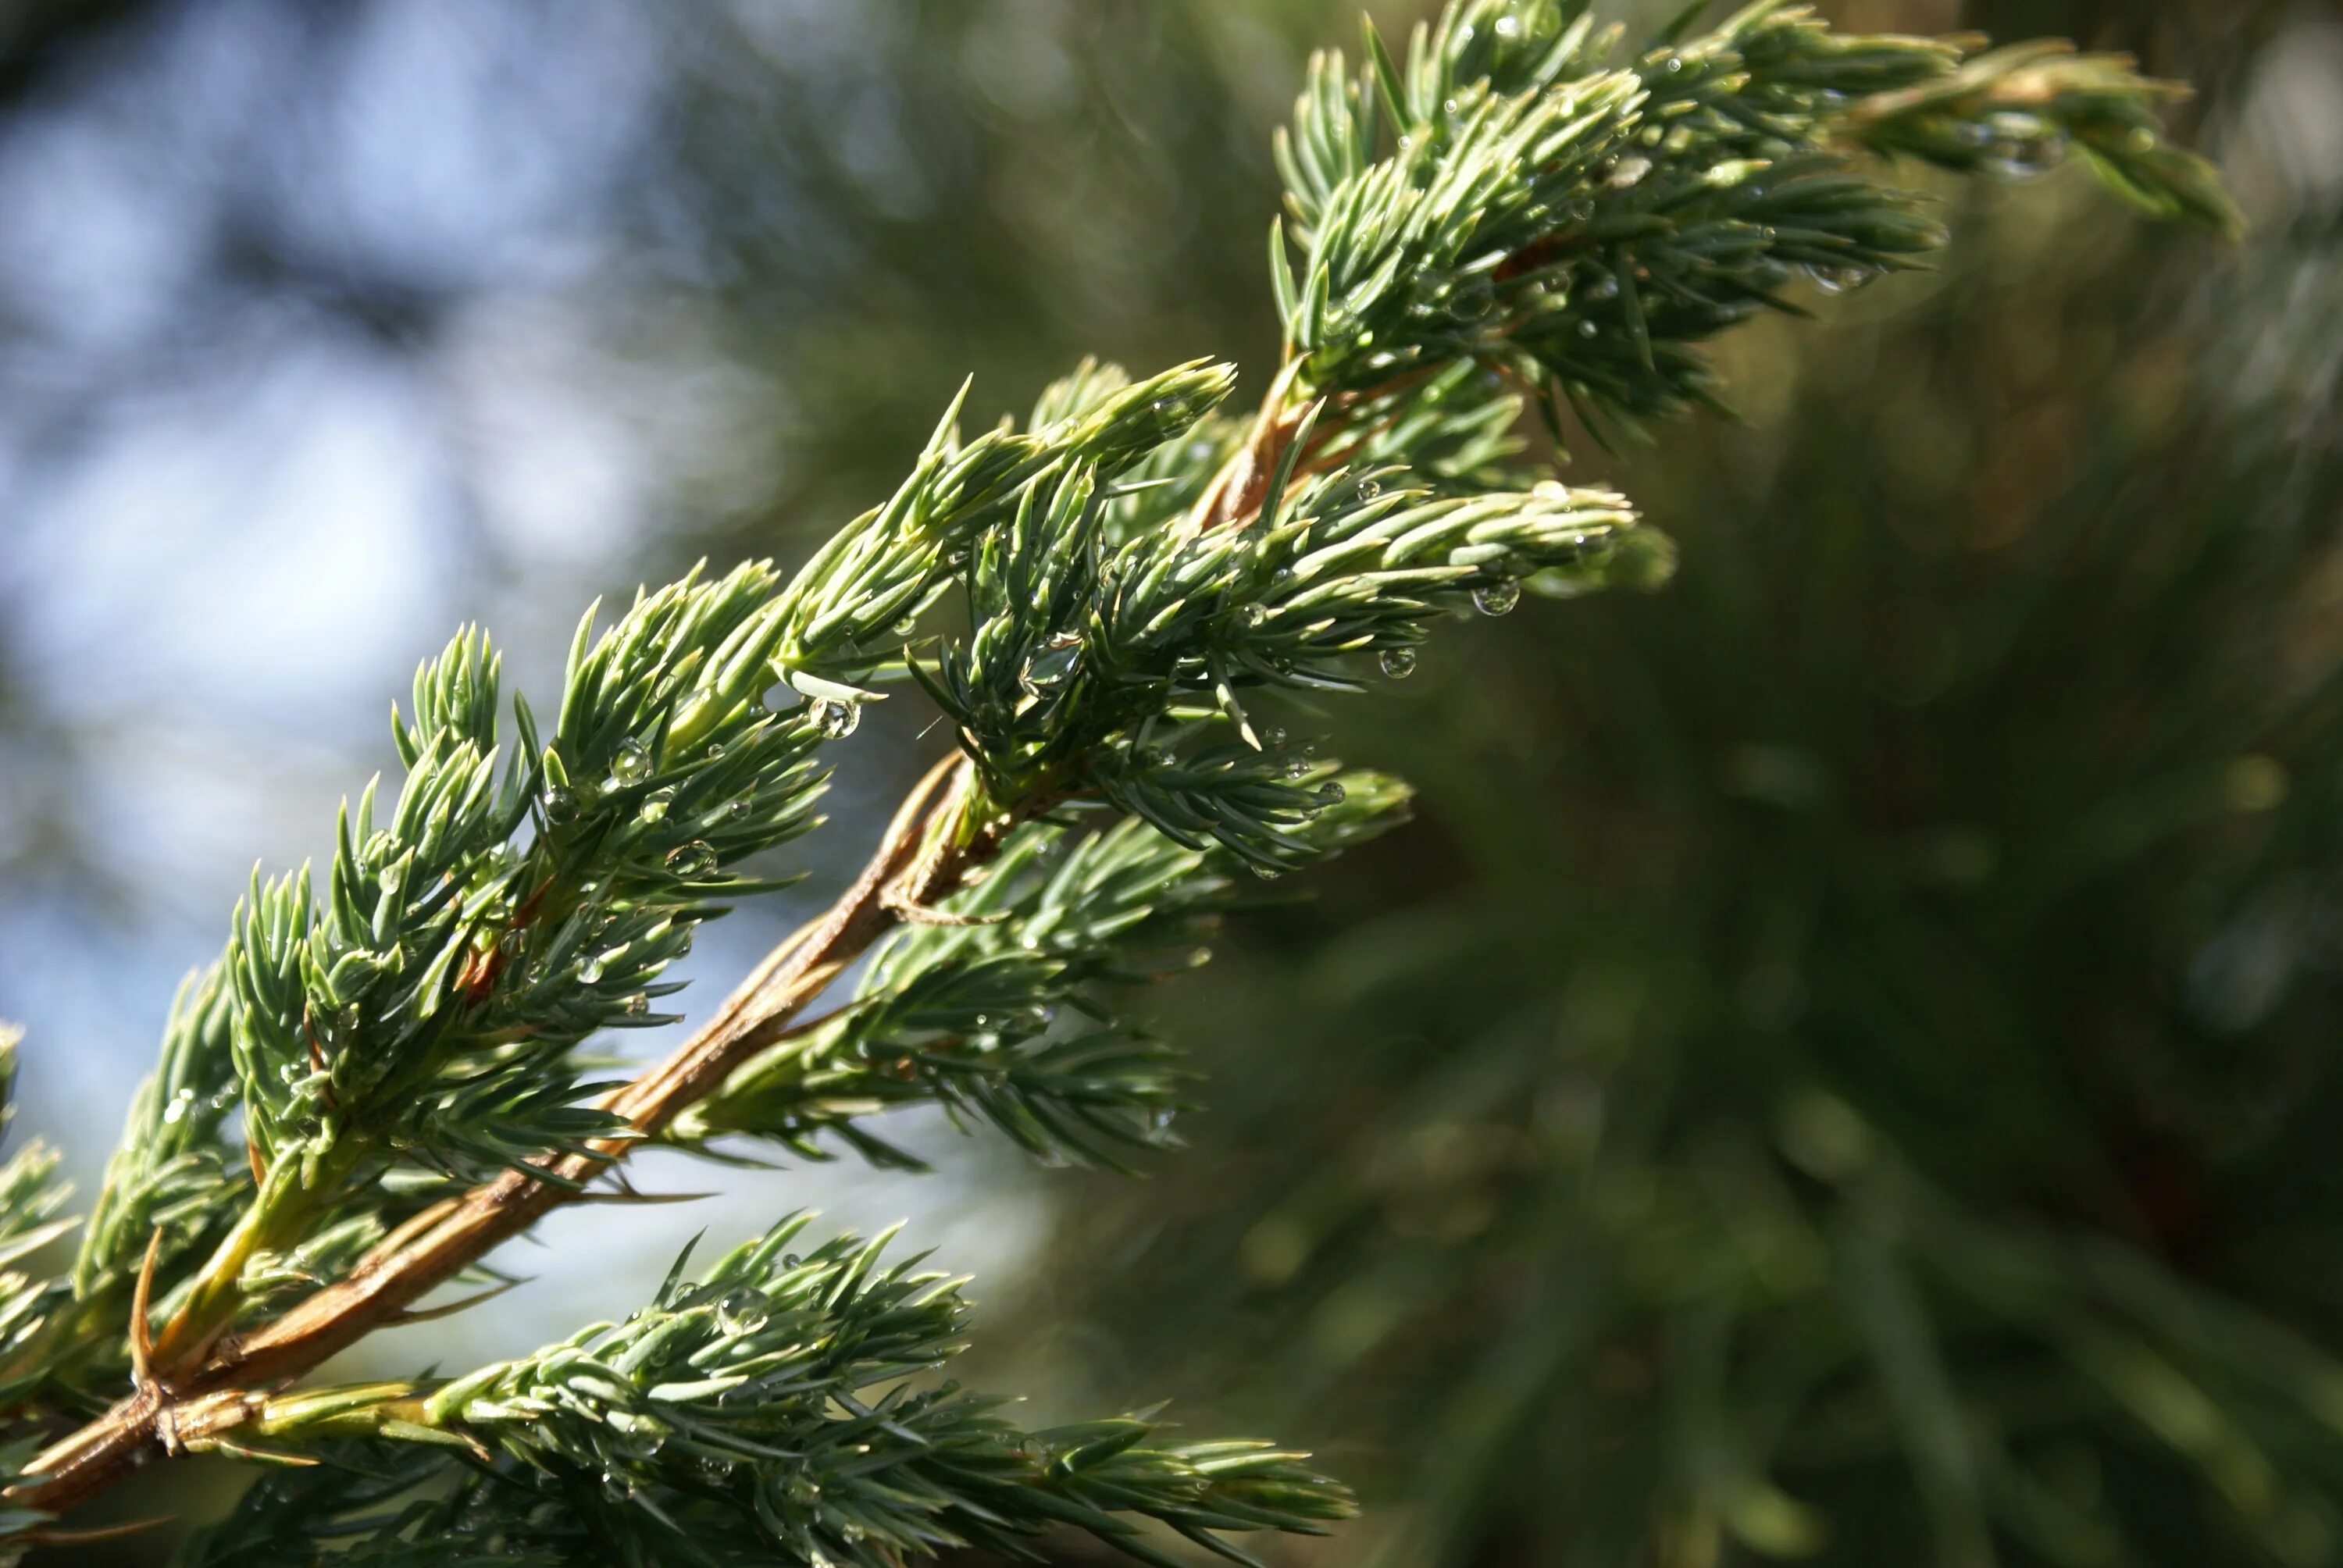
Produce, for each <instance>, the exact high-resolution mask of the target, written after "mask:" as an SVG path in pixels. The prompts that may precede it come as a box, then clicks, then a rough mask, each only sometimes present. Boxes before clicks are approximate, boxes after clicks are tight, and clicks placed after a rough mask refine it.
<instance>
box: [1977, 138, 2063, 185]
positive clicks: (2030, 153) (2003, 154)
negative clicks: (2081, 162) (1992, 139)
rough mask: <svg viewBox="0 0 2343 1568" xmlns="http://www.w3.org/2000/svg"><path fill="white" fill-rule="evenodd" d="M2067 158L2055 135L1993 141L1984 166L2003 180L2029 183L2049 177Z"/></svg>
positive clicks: (2060, 141) (2061, 144)
mask: <svg viewBox="0 0 2343 1568" xmlns="http://www.w3.org/2000/svg"><path fill="white" fill-rule="evenodd" d="M2065 156H2066V143H2065V142H2064V141H2063V140H2061V139H2060V138H2058V137H2056V136H2036V137H2033V138H2030V139H2028V140H2025V141H2017V140H2009V141H2000V142H1996V143H1995V144H1994V145H1993V146H1991V147H1989V148H1987V149H1986V157H1985V161H1986V167H1988V168H1990V169H1991V170H1993V172H1994V173H1996V174H1997V175H1999V176H2002V178H2004V179H2011V180H2030V179H2034V178H2036V177H2037V176H2042V175H2046V174H2048V173H2049V172H2050V171H2051V170H2052V169H2054V168H2056V167H2057V166H2058V160H2059V159H2061V158H2063V157H2065Z"/></svg>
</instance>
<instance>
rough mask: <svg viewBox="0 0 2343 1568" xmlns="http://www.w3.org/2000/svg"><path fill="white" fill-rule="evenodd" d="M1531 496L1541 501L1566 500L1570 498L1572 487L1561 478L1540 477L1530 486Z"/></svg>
mask: <svg viewBox="0 0 2343 1568" xmlns="http://www.w3.org/2000/svg"><path fill="white" fill-rule="evenodd" d="M1530 497H1531V498H1532V499H1534V500H1540V501H1566V500H1568V499H1570V487H1569V486H1567V485H1565V484H1564V483H1563V482H1562V481H1561V480H1560V479H1540V480H1539V481H1538V482H1537V483H1536V484H1534V485H1532V486H1531V487H1530Z"/></svg>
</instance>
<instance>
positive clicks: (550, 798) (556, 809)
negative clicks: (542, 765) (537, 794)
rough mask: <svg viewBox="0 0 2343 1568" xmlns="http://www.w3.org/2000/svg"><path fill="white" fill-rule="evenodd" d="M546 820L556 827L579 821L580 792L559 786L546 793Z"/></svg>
mask: <svg viewBox="0 0 2343 1568" xmlns="http://www.w3.org/2000/svg"><path fill="white" fill-rule="evenodd" d="M544 805H545V819H546V820H547V821H548V822H550V823H552V824H553V825H554V826H555V827H557V828H558V827H559V826H561V825H562V824H563V823H565V822H575V821H576V820H578V791H577V790H575V789H563V788H561V787H560V786H559V785H558V784H557V785H555V786H554V787H553V788H552V789H548V790H547V791H546V792H545V800H544Z"/></svg>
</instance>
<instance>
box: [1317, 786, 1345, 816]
mask: <svg viewBox="0 0 2343 1568" xmlns="http://www.w3.org/2000/svg"><path fill="white" fill-rule="evenodd" d="M1312 799H1314V800H1315V801H1316V802H1317V805H1318V809H1320V810H1321V811H1323V810H1324V809H1326V808H1327V807H1329V806H1340V805H1341V804H1342V802H1343V801H1344V800H1345V799H1349V794H1348V792H1347V791H1346V790H1344V789H1343V788H1342V784H1341V782H1340V781H1339V780H1336V779H1327V780H1326V782H1324V783H1323V784H1321V785H1319V786H1318V792H1317V794H1316V795H1314V796H1313V797H1312Z"/></svg>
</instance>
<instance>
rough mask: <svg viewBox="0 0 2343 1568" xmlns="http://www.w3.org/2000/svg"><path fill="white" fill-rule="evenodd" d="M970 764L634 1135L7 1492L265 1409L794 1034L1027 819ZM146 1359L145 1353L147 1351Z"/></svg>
mask: <svg viewBox="0 0 2343 1568" xmlns="http://www.w3.org/2000/svg"><path fill="white" fill-rule="evenodd" d="M971 779H972V775H971V773H970V769H969V768H968V765H967V764H966V762H965V761H964V760H963V759H960V758H959V757H958V756H953V757H950V758H947V759H945V760H944V761H942V762H940V763H939V764H938V765H937V766H936V767H935V768H934V769H930V772H929V773H928V774H927V776H926V777H925V778H923V779H921V780H920V783H919V784H918V786H916V787H915V788H914V789H913V790H912V791H911V794H910V796H909V797H908V798H907V799H905V801H904V803H903V805H902V808H901V809H900V810H899V811H898V812H897V814H896V817H895V819H894V821H893V822H892V823H890V825H889V828H888V829H887V833H886V835H885V837H884V838H883V839H881V840H880V845H879V848H878V849H877V851H876V853H874V854H873V855H872V856H871V859H870V862H869V864H868V865H867V866H865V868H864V869H863V871H862V874H861V875H860V877H859V878H857V879H856V880H855V882H854V884H853V886H851V887H850V888H849V889H848V890H846V891H845V893H844V894H842V895H841V896H840V898H839V900H837V902H836V903H834V904H832V905H831V906H830V910H829V911H828V912H827V913H825V914H824V915H823V916H822V917H821V918H820V920H816V921H814V922H813V923H812V924H811V925H809V926H807V927H806V928H804V929H803V930H800V931H799V932H798V933H797V934H796V935H794V936H793V937H791V938H790V939H789V940H788V941H786V942H784V943H782V944H781V946H780V947H779V948H778V949H776V950H774V952H773V953H772V955H771V956H770V957H769V958H768V959H767V960H766V961H765V962H764V963H763V964H761V965H760V966H759V968H758V969H757V970H756V971H755V972H754V973H752V974H750V975H749V978H748V979H747V980H745V981H743V982H742V983H741V985H740V986H739V988H738V989H737V990H734V991H733V993H732V994H731V995H730V996H729V997H728V998H727V999H726V1000H725V1002H724V1004H723V1005H722V1006H721V1007H720V1008H719V1009H718V1010H717V1012H716V1014H715V1016H714V1017H712V1018H710V1019H709V1020H708V1022H707V1023H706V1024H704V1025H702V1026H701V1028H700V1029H699V1030H698V1031H697V1032H696V1033H694V1034H693V1035H692V1037H691V1038H690V1039H689V1040H686V1041H685V1042H684V1043H683V1044H682V1045H681V1046H680V1047H679V1048H678V1049H677V1050H676V1051H675V1052H674V1054H672V1055H671V1056H669V1058H668V1059H667V1060H665V1061H662V1062H661V1063H659V1065H658V1066H657V1067H655V1068H653V1069H652V1070H649V1072H646V1073H645V1074H643V1075H642V1076H641V1077H639V1078H638V1079H636V1080H634V1081H632V1082H630V1083H628V1084H627V1085H625V1086H624V1087H622V1088H620V1089H619V1090H618V1091H614V1092H613V1093H612V1094H611V1095H609V1096H608V1097H607V1099H606V1100H605V1101H603V1104H604V1108H605V1109H608V1110H610V1111H615V1112H617V1113H618V1114H619V1115H621V1116H623V1117H625V1118H626V1119H627V1121H628V1122H629V1123H630V1124H631V1131H629V1132H628V1133H627V1134H625V1135H622V1136H618V1137H613V1138H608V1139H604V1140H602V1141H599V1142H598V1143H597V1144H596V1145H595V1146H594V1148H593V1151H591V1152H590V1153H586V1154H572V1155H567V1156H564V1157H562V1158H560V1159H558V1160H550V1161H544V1162H542V1164H541V1165H540V1167H538V1171H534V1172H533V1171H507V1172H505V1173H504V1174H503V1175H501V1176H499V1177H498V1178H497V1179H496V1180H494V1181H489V1182H487V1183H485V1184H484V1185H482V1186H479V1187H477V1188H475V1189H473V1190H472V1191H470V1192H468V1193H467V1194H465V1195H464V1196H463V1197H462V1198H460V1199H456V1200H452V1201H449V1202H447V1203H446V1204H443V1205H440V1206H439V1207H437V1208H436V1209H434V1210H431V1211H427V1212H426V1213H424V1214H422V1215H418V1216H417V1218H416V1219H415V1220H413V1221H408V1222H407V1224H405V1225H402V1226H401V1227H400V1228H399V1229H398V1230H397V1231H395V1232H393V1233H392V1234H391V1235H389V1236H387V1237H386V1238H384V1240H383V1241H382V1242H381V1243H380V1244H378V1245H377V1247H376V1248H375V1250H374V1251H371V1252H369V1253H368V1254H367V1256H366V1257H365V1258H364V1259H362V1260H360V1261H359V1262H358V1263H357V1266H356V1267H355V1268H353V1269H352V1270H351V1271H350V1272H349V1274H348V1275H347V1276H346V1277H345V1278H343V1279H341V1280H339V1281H337V1282H334V1283H333V1284H330V1285H327V1286H326V1287H324V1288H322V1289H320V1290H319V1291H317V1292H315V1293H314V1294H312V1295H310V1296H308V1297H307V1298H306V1299H305V1300H303V1301H302V1302H299V1303H298V1304H297V1305H296V1306H294V1307H293V1308H291V1309H290V1310H289V1311H287V1312H285V1313H283V1314H282V1315H281V1316H278V1317H277V1318H274V1319H272V1320H270V1321H269V1322H266V1323H264V1324H262V1325H260V1326H259V1327H257V1328H256V1329H254V1330H252V1331H250V1332H247V1333H245V1334H242V1335H239V1336H236V1337H235V1338H233V1339H230V1340H227V1341H226V1342H223V1343H221V1344H220V1345H219V1346H218V1347H217V1349H216V1351H215V1352H212V1353H211V1354H210V1356H209V1357H208V1359H206V1361H205V1362H203V1364H202V1365H200V1366H197V1367H193V1368H186V1369H181V1370H178V1371H177V1372H176V1375H171V1374H160V1373H158V1372H156V1369H153V1368H147V1369H146V1375H145V1376H144V1377H143V1378H142V1380H141V1382H140V1384H139V1386H138V1388H137V1390H136V1392H134V1393H132V1394H131V1395H130V1397H128V1398H126V1399H125V1400H123V1401H121V1402H118V1403H117V1404H116V1405H115V1406H114V1407H113V1408H112V1409H110V1410H108V1411H107V1412H106V1413H105V1414H104V1415H102V1416H99V1417H98V1418H97V1419H96V1420H95V1421H92V1422H89V1423H88V1424H87V1425H85V1426H84V1427H82V1428H81V1429H80V1430H79V1431H77V1432H73V1433H71V1434H70V1435H68V1436H66V1437H65V1438H64V1439H62V1440H61V1441H59V1442H56V1443H55V1444H52V1445H51V1446H50V1447H49V1449H48V1450H47V1451H45V1452H43V1453H41V1454H40V1455H38V1456H37V1457H36V1458H35V1460H34V1461H33V1462H32V1463H31V1464H30V1465H29V1466H27V1473H28V1475H31V1476H35V1477H37V1478H38V1479H35V1480H27V1481H25V1482H21V1483H18V1484H16V1485H15V1486H12V1487H9V1488H8V1489H7V1490H6V1491H5V1493H0V1496H5V1498H6V1499H7V1500H8V1501H9V1502H10V1503H14V1504H15V1505H17V1506H19V1507H25V1508H32V1509H37V1510H40V1511H42V1512H44V1513H51V1514H61V1513H65V1512H66V1511H68V1510H70V1509H72V1508H74V1507H76V1506H78V1505H79V1504H81V1503H85V1502H86V1501H88V1500H89V1499H90V1498H92V1497H94V1496H96V1494H97V1493H101V1492H103V1491H105V1490H106V1488H108V1487H110V1486H112V1485H114V1484H115V1483H117V1482H119V1481H120V1480H121V1479H122V1478H123V1477H124V1476H126V1475H127V1474H129V1473H131V1472H132V1471H133V1470H136V1468H137V1467H138V1466H140V1465H142V1464H144V1463H146V1462H147V1461H148V1460H150V1459H152V1458H154V1457H155V1456H156V1454H158V1453H165V1452H176V1451H178V1450H179V1449H181V1448H183V1447H184V1446H185V1445H186V1443H188V1442H190V1441H192V1440H201V1441H206V1442H209V1441H213V1440H215V1439H216V1438H217V1437H218V1436H219V1434H220V1433H222V1432H227V1431H230V1430H232V1429H233V1428H235V1427H236V1426H237V1425H240V1424H242V1423H243V1422H246V1421H247V1420H249V1419H251V1418H252V1416H253V1414H254V1413H255V1412H257V1411H259V1410H261V1409H262V1408H264V1404H265V1401H264V1398H263V1395H262V1394H261V1393H259V1392H255V1391H261V1390H269V1389H278V1388H283V1387H285V1386H286V1385H287V1384H288V1383H290V1382H292V1381H293V1380H294V1379H296V1378H297V1377H300V1376H302V1375H303V1374H304V1373H306V1372H310V1371H312V1370H313V1369H315V1368H316V1367H317V1366H318V1365H319V1364H320V1363H321V1362H324V1361H326V1360H327V1358H328V1357H330V1356H333V1355H335V1354H337V1353H338V1352H341V1351H343V1350H346V1349H347V1348H348V1347H349V1346H351V1345H353V1344H355V1343H357V1342H358V1341H359V1340H361V1339H363V1338H365V1337H366V1336H367V1334H368V1333H370V1332H373V1331H374V1330H376V1329H377V1328H380V1327H383V1326H385V1325H387V1324H388V1323H391V1322H395V1321H398V1320H400V1319H401V1318H402V1316H403V1315H404V1314H406V1313H407V1312H408V1311H409V1309H411V1308H412V1307H413V1305H414V1303H415V1302H417V1301H419V1300H420V1299H421V1298H422V1297H423V1296H424V1295H425V1294H427V1292H430V1291H432V1290H433V1289H435V1288H436V1287H437V1286H439V1285H441V1284H443V1283H445V1282H447V1281H448V1280H449V1279H452V1278H454V1277H455V1276H456V1275H457V1274H458V1273H460V1272H461V1271H463V1270H465V1269H466V1268H468V1267H469V1266H470V1265H471V1264H473V1263H475V1262H478V1261H479V1260H480V1259H482V1258H483V1257H485V1256H487V1254H488V1252H489V1251H492V1250H494V1249H495V1248H496V1247H497V1246H498V1245H499V1244H501V1243H502V1242H504V1241H509V1240H510V1239H512V1238H513V1237H515V1236H517V1235H518V1234H520V1233H521V1232H522V1231H526V1230H528V1228H529V1227H530V1226H532V1225H534V1224H535V1223H536V1222H537V1221H538V1220H539V1219H541V1218H543V1217H544V1216H545V1215H546V1214H547V1213H548V1212H550V1211H552V1210H554V1209H556V1208H558V1207H560V1206H561V1205H563V1204H565V1203H568V1202H571V1201H576V1200H577V1199H578V1197H579V1196H580V1195H581V1192H582V1188H583V1184H584V1183H585V1182H587V1181H590V1180H591V1179H592V1178H594V1177H596V1176H598V1175H600V1174H602V1173H604V1172H606V1171H608V1170H610V1169H611V1168H612V1166H613V1165H614V1164H615V1163H616V1162H617V1161H619V1160H622V1159H624V1158H625V1157H626V1155H627V1154H628V1151H631V1150H633V1149H634V1148H636V1147H638V1146H639V1145H640V1144H641V1142H642V1141H644V1140H646V1139H649V1138H651V1137H654V1136H656V1135H657V1134H658V1133H659V1131H660V1130H661V1129H662V1128H664V1127H666V1126H667V1124H668V1123H669V1122H670V1121H673V1120H674V1119H675V1117H676V1116H678V1115H679V1114H680V1113H681V1112H682V1111H684V1110H686V1109H687V1108H688V1107H689V1106H691V1105H693V1104H694V1103H696V1102H698V1101H700V1100H702V1099H704V1098H706V1097H707V1096H708V1095H709V1093H710V1092H712V1091H714V1090H715V1089H716V1088H717V1086H718V1085H719V1084H720V1083H721V1082H722V1081H724V1079H725V1078H726V1077H727V1076H728V1075H729V1073H730V1072H731V1071H732V1070H733V1069H735V1068H737V1067H739V1065H740V1064H741V1063H742V1062H743V1061H745V1060H748V1059H749V1057H751V1056H753V1055H755V1054H756V1053H757V1052H758V1051H759V1050H762V1049H764V1048H765V1047H766V1046H767V1045H769V1044H770V1043H772V1042H773V1041H774V1040H778V1039H779V1038H780V1037H781V1035H782V1034H783V1033H785V1032H786V1031H787V1030H788V1029H789V1024H790V1022H791V1020H794V1019H795V1018H796V1017H797V1015H798V1014H799V1012H800V1011H802V1010H804V1009H805V1008H806V1007H807V1006H808V1005H809V1004H810V1003H812V1002H813V1001H814V1000H815V999H816V998H818V997H819V996H820V994H821V993H822V991H823V990H826V989H827V988H828V987H829V985H830V981H831V980H835V979H836V978H837V976H838V974H839V973H840V970H844V969H845V968H846V967H847V966H848V965H849V964H850V963H852V962H853V961H854V960H855V959H856V958H858V957H860V955H861V954H862V953H863V952H864V951H866V950H868V949H869V948H870V945H871V943H873V942H874V941H876V940H878V939H879V938H880V936H881V935H883V934H884V933H885V932H886V931H887V930H889V929H890V928H891V927H892V926H894V925H895V924H896V923H897V922H898V921H899V920H900V919H901V918H902V917H901V915H900V910H901V909H903V908H906V907H917V908H928V907H930V906H932V905H934V904H935V903H937V902H940V900H943V899H945V898H946V897H948V896H950V893H951V892H952V890H954V889H955V888H957V887H958V886H959V885H960V879H961V877H962V876H963V874H964V873H965V872H966V871H967V870H968V869H969V868H970V866H972V865H975V864H977V863H979V862H980V861H981V860H982V859H986V858H988V857H989V856H990V854H991V853H992V852H993V851H994V850H996V849H998V847H999V844H1000V840H1001V837H1002V836H1003V835H1004V834H1005V833H1006V832H1007V831H1008V829H1010V828H1011V827H1012V826H1014V825H1015V822H1016V820H1017V818H1016V817H1014V816H1012V815H1010V814H1006V813H1004V814H1001V815H998V816H995V817H992V818H990V819H986V820H983V821H975V820H971V819H970V818H971V813H972V805H973V799H974V796H973V786H972V782H971ZM144 1359H145V1357H144V1355H143V1354H142V1356H141V1360H142V1361H143V1360H144Z"/></svg>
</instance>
